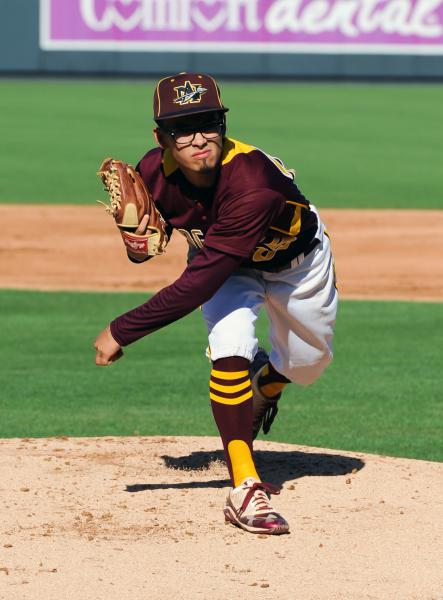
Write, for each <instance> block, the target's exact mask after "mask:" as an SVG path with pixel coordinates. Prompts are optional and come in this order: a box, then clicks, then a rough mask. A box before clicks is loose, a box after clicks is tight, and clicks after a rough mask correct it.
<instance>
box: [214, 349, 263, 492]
mask: <svg viewBox="0 0 443 600" xmlns="http://www.w3.org/2000/svg"><path fill="white" fill-rule="evenodd" d="M210 397H211V406H212V412H213V415H214V419H215V422H216V424H217V427H218V430H219V432H220V437H221V439H222V442H223V448H224V451H225V456H226V462H227V465H228V469H229V475H230V477H231V480H232V485H233V486H234V487H235V486H237V485H239V484H240V483H241V482H242V481H243V480H244V479H245V478H246V477H256V478H257V479H259V477H258V474H257V471H256V469H255V465H254V462H253V459H252V390H251V380H250V378H249V361H248V360H247V359H246V358H242V357H240V356H231V357H229V358H221V359H219V360H216V361H214V363H213V368H212V371H211V382H210Z"/></svg>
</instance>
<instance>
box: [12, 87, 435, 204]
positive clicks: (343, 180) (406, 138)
mask: <svg viewBox="0 0 443 600" xmlns="http://www.w3.org/2000/svg"><path fill="white" fill-rule="evenodd" d="M153 86H154V82H152V81H150V82H147V83H141V82H109V81H103V82H76V81H63V82H56V81H52V82H36V81H32V82H31V81H13V82H9V81H2V82H0V131H1V132H2V133H1V136H2V140H1V143H2V150H3V151H2V160H1V162H0V202H58V203H79V204H92V203H93V202H94V201H95V199H96V198H97V197H100V195H101V194H102V192H101V186H100V184H99V182H98V179H97V178H96V177H95V174H94V173H95V170H96V168H97V167H98V165H99V164H100V162H101V160H102V159H103V158H104V157H105V156H116V157H121V158H123V159H125V160H127V161H129V162H135V161H137V160H138V158H139V157H140V156H141V155H142V154H143V153H144V152H145V150H146V149H147V148H148V147H151V145H152V135H151V129H152V121H151V114H152V113H151V104H152V102H151V98H152V91H153ZM223 97H224V101H225V103H226V105H228V106H230V107H231V111H230V112H229V113H228V119H229V134H230V135H232V136H233V137H237V138H239V139H244V140H245V141H248V142H249V143H252V144H255V145H258V146H259V147H262V148H263V149H264V150H265V151H267V152H268V153H270V154H274V155H276V156H280V157H281V158H282V159H284V160H285V162H286V163H287V164H288V166H290V167H294V168H295V169H296V170H297V173H298V181H299V185H300V186H301V188H302V190H303V191H304V192H305V194H306V195H307V196H308V197H309V198H310V199H311V200H312V201H313V202H314V203H315V204H317V205H318V206H330V207H391V208H442V207H443V200H442V190H443V171H442V169H441V156H442V154H443V137H442V135H441V131H440V129H441V127H439V125H438V124H439V123H441V121H442V119H443V108H442V107H443V87H442V86H438V85H433V86H430V85H428V86H426V85H380V84H379V85H375V84H365V85H362V84H334V85H332V84H293V83H275V82H273V83H248V84H240V83H232V82H229V83H224V84H223Z"/></svg>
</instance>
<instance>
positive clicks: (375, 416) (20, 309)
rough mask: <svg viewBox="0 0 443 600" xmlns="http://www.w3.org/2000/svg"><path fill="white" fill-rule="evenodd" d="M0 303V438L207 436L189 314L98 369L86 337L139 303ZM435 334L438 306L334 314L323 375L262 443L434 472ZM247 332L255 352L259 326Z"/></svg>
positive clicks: (361, 308) (439, 424) (98, 299)
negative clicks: (419, 464)
mask: <svg viewBox="0 0 443 600" xmlns="http://www.w3.org/2000/svg"><path fill="white" fill-rule="evenodd" d="M0 299H1V300H0V301H1V304H2V309H3V310H2V312H3V317H4V319H3V326H2V328H3V332H2V334H3V339H4V340H5V342H6V343H4V344H3V345H2V347H1V350H0V352H1V362H2V370H1V376H0V377H1V382H0V383H1V400H0V437H16V436H18V437H24V436H32V437H39V436H54V435H69V436H85V435H87V436H103V435H133V434H142V435H156V434H161V435H216V434H217V431H216V429H215V426H214V423H213V420H212V415H211V411H210V406H209V400H208V390H207V386H208V375H209V363H208V361H207V360H206V358H205V357H204V348H205V342H206V331H205V326H204V324H203V320H202V318H201V315H200V314H199V312H198V311H196V312H194V313H193V314H192V315H190V316H189V317H187V318H185V319H183V320H181V321H180V322H178V323H175V324H174V325H171V326H170V327H167V328H165V329H164V330H162V331H161V332H157V333H154V334H152V335H151V336H148V337H147V338H144V339H143V340H141V341H140V342H138V343H136V344H134V345H132V346H130V347H129V348H127V349H126V356H125V357H124V358H123V359H122V360H120V361H119V362H118V363H116V364H115V365H113V366H112V367H106V368H98V367H96V366H95V365H94V363H93V358H94V351H93V348H92V341H93V339H94V337H95V335H96V334H97V333H98V331H99V330H101V329H102V328H103V327H104V326H105V325H106V323H107V322H108V321H109V320H110V319H111V318H112V317H114V316H116V315H117V314H119V313H120V312H123V311H125V310H127V309H129V308H130V307H132V306H135V305H137V304H139V303H141V302H142V301H144V299H145V296H144V295H141V294H120V293H86V294H81V293H68V292H63V293H62V292H57V293H55V292H54V293H39V292H18V291H17V292H16V291H2V292H0ZM442 326H443V304H419V303H408V302H355V301H354V302H342V303H341V307H340V311H339V319H338V325H337V336H336V344H335V351H336V358H335V361H334V363H333V365H332V366H331V367H330V368H329V369H328V371H327V372H326V373H325V375H324V376H323V377H322V378H321V379H320V380H319V381H318V382H317V383H316V384H314V385H313V386H311V387H309V388H300V387H296V386H291V387H290V388H288V390H287V391H286V392H285V395H284V399H283V400H282V402H281V408H280V411H281V413H280V415H279V417H278V418H277V420H276V421H275V423H274V426H273V429H272V432H271V433H272V435H270V436H268V439H272V440H277V441H285V442H291V443H300V444H307V445H312V446H322V447H329V448H336V449H347V450H355V451H364V452H375V453H382V454H388V455H395V456H405V457H413V458H422V459H428V460H439V461H441V460H443V418H442V417H443V409H442V403H441V387H442V376H441V351H440V350H441V329H442ZM259 331H260V337H261V338H262V340H264V341H265V340H266V321H265V319H264V318H263V319H261V321H260V324H259ZM265 345H266V344H265Z"/></svg>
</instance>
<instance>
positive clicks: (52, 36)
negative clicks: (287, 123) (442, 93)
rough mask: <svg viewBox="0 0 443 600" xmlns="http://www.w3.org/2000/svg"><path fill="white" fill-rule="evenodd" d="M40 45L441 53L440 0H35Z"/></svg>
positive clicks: (442, 4) (49, 47) (60, 47)
mask: <svg viewBox="0 0 443 600" xmlns="http://www.w3.org/2000/svg"><path fill="white" fill-rule="evenodd" d="M40 45H41V47H42V48H43V49H44V50H111V51H157V50H161V51H163V52H164V51H171V52H174V51H186V52H264V53H267V52H283V53H286V52H306V53H322V52H324V53H364V54H385V53H389V54H443V0H40Z"/></svg>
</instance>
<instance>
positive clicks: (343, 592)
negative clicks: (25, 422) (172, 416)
mask: <svg viewBox="0 0 443 600" xmlns="http://www.w3.org/2000/svg"><path fill="white" fill-rule="evenodd" d="M255 449H256V457H257V463H258V466H259V469H260V471H261V473H262V477H263V478H264V479H266V480H269V481H272V482H273V483H279V484H281V485H283V491H282V494H281V495H280V496H276V497H275V501H274V504H275V506H276V507H277V508H278V509H279V510H280V511H281V512H282V514H283V515H284V516H285V517H286V518H287V520H288V521H289V523H290V525H291V533H290V534H289V535H286V536H281V537H276V538H272V537H266V536H260V535H259V536H257V535H252V534H247V533H245V532H243V531H241V530H239V529H236V528H234V527H232V526H231V525H225V524H224V521H223V515H222V510H221V509H222V506H223V502H224V498H225V495H226V492H227V485H228V482H227V481H226V466H225V465H224V463H223V458H222V453H221V446H220V441H219V439H218V438H197V437H195V438H185V437H179V438H173V437H151V438H142V437H140V438H96V439H94V438H51V439H22V440H17V439H11V440H0V468H1V473H2V478H1V482H0V514H1V515H2V518H1V523H0V533H1V540H2V543H1V547H0V598H1V599H2V600H41V598H45V600H59V599H60V598H69V599H70V600H84V599H85V598H87V599H94V600H102V599H103V600H104V599H106V600H114V599H115V600H117V599H119V600H120V599H121V598H134V599H138V598H152V599H154V600H156V599H158V600H160V599H162V600H164V599H165V598H168V599H169V598H175V597H180V598H184V599H185V600H187V599H189V600H191V599H192V600H195V599H196V598H202V599H211V600H226V598H231V597H243V598H245V599H246V600H249V599H252V598H257V597H258V596H260V597H262V598H266V599H273V600H274V599H275V600H277V599H278V600H282V599H286V598H288V599H289V598H291V599H293V598H294V599H301V600H310V599H312V600H314V599H315V600H323V599H324V600H335V599H358V600H363V599H375V598H377V599H383V600H384V599H387V598H399V599H400V598H401V599H402V600H405V599H417V600H418V599H420V600H431V599H434V600H437V599H441V598H442V597H443V596H442V592H441V590H442V589H443V576H442V572H441V569H440V563H441V556H442V553H443V546H442V539H443V535H442V534H443V531H442V524H443V502H442V499H441V481H442V476H443V464H439V463H427V462H424V461H415V460H406V459H398V458H387V457H381V456H374V455H363V454H360V453H359V454H355V453H351V452H341V451H332V450H323V449H320V448H308V447H302V446H294V445H287V444H279V443H271V442H263V441H258V442H256V448H255Z"/></svg>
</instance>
